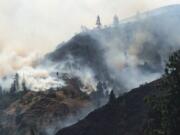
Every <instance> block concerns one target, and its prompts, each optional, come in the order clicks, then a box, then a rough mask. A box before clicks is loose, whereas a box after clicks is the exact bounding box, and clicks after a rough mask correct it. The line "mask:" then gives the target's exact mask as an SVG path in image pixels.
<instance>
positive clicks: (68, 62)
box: [1, 6, 180, 93]
mask: <svg viewBox="0 0 180 135" xmlns="http://www.w3.org/2000/svg"><path fill="white" fill-rule="evenodd" d="M178 7H179V6H172V7H166V8H161V9H157V10H154V11H152V12H151V13H149V12H147V13H143V14H141V15H138V16H136V17H133V18H131V19H129V20H128V21H127V22H120V24H119V25H117V26H113V25H111V26H109V27H105V28H102V29H93V30H87V31H85V32H82V33H80V34H77V35H76V36H74V37H73V38H72V39H71V40H70V41H68V42H65V43H62V44H60V45H59V46H58V47H57V48H56V49H55V51H53V52H51V53H49V54H47V55H46V56H45V57H44V58H40V57H38V55H35V54H32V56H29V55H28V56H26V55H24V54H23V53H21V51H20V53H19V54H15V55H12V56H11V55H7V54H6V53H1V55H4V57H5V58H6V59H10V60H11V59H12V60H11V61H12V65H10V67H14V68H15V69H12V68H5V67H4V68H2V67H1V74H2V73H13V72H15V71H18V72H19V74H20V76H21V78H23V77H24V78H25V79H27V83H28V84H27V86H29V88H30V89H32V90H36V91H37V90H45V88H46V89H48V88H50V87H57V86H63V85H65V83H64V82H63V79H62V78H63V76H64V75H65V74H66V75H68V76H69V77H78V78H79V79H80V80H81V81H82V82H83V84H84V87H83V88H82V90H83V91H88V93H89V92H91V91H93V90H96V85H97V83H98V81H103V82H105V84H106V85H108V86H109V89H112V88H113V87H115V89H116V90H117V91H118V92H124V91H127V90H130V89H132V88H134V87H137V86H138V85H140V84H142V83H145V82H149V81H152V80H154V79H157V78H158V77H160V76H161V74H162V73H163V69H164V66H165V62H166V61H167V58H168V55H169V54H170V53H172V52H173V51H174V50H176V49H177V48H179V39H178V36H177V35H178V33H179V32H180V28H179V27H175V26H178V24H179V21H180V15H179V14H178V11H179V8H178ZM170 17H171V19H169V18H170ZM162 22H163V23H162ZM2 47H3V46H2ZM7 56H9V57H10V58H9V57H7ZM8 61H9V60H8ZM14 61H18V62H15V66H14V65H13V64H14V63H13V62H14ZM4 65H6V63H4ZM7 65H9V64H7ZM6 70H7V71H6ZM5 71H6V72H5ZM57 74H58V76H57ZM37 75H38V76H37ZM59 77H60V79H59ZM7 80H8V79H7V77H5V79H1V83H3V81H4V82H6V83H5V84H7V82H8V81H7ZM11 80H12V79H11ZM21 80H22V79H21ZM10 82H11V81H10ZM33 82H37V83H38V84H37V83H33ZM59 83H60V84H59ZM35 84H36V85H35ZM39 84H42V85H39ZM47 85H48V86H47ZM9 86H10V85H9Z"/></svg>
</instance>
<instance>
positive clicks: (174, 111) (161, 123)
mask: <svg viewBox="0 0 180 135" xmlns="http://www.w3.org/2000/svg"><path fill="white" fill-rule="evenodd" d="M163 79H164V81H163V83H162V86H161V87H160V93H161V94H159V95H160V96H157V95H156V96H151V97H149V98H148V103H149V105H150V112H149V119H148V122H147V124H146V127H145V135H179V133H180V107H179V105H180V50H179V51H177V52H175V53H174V54H173V55H171V56H170V57H169V62H168V63H167V65H166V68H165V75H164V77H163Z"/></svg>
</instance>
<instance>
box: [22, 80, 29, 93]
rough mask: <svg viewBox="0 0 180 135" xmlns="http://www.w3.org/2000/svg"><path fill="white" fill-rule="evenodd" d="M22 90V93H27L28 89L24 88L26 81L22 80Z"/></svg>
mask: <svg viewBox="0 0 180 135" xmlns="http://www.w3.org/2000/svg"><path fill="white" fill-rule="evenodd" d="M22 90H23V91H28V88H27V86H26V80H25V79H23V81H22Z"/></svg>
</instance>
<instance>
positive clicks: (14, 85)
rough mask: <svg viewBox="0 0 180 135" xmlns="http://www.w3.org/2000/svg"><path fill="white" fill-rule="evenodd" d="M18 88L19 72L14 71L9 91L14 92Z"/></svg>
mask: <svg viewBox="0 0 180 135" xmlns="http://www.w3.org/2000/svg"><path fill="white" fill-rule="evenodd" d="M18 90H19V74H18V73H16V74H15V77H14V81H13V83H12V85H11V88H10V92H11V93H15V92H17V91H18Z"/></svg>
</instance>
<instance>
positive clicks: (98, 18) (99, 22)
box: [96, 15, 102, 28]
mask: <svg viewBox="0 0 180 135" xmlns="http://www.w3.org/2000/svg"><path fill="white" fill-rule="evenodd" d="M96 25H97V28H101V25H102V24H101V19H100V16H99V15H98V16H97V20H96Z"/></svg>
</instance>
